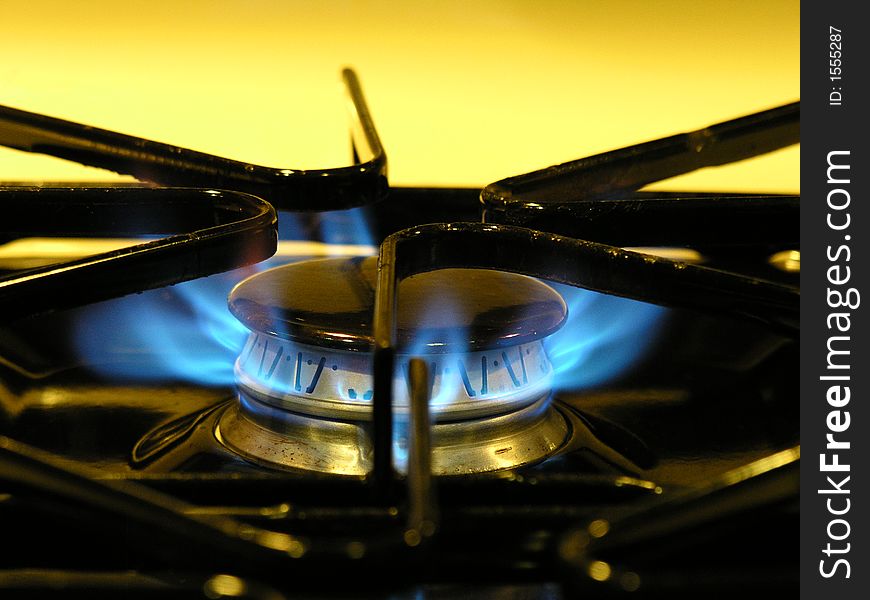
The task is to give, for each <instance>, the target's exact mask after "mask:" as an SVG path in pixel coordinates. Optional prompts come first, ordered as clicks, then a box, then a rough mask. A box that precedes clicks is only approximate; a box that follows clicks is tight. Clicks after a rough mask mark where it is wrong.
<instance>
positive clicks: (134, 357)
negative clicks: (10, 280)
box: [74, 209, 373, 386]
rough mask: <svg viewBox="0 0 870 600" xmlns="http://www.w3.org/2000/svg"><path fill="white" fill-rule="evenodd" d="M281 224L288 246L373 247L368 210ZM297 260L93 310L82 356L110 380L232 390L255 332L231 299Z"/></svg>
mask: <svg viewBox="0 0 870 600" xmlns="http://www.w3.org/2000/svg"><path fill="white" fill-rule="evenodd" d="M278 220H279V237H280V238H281V239H282V240H317V241H322V242H324V243H326V244H352V245H356V246H372V245H373V236H372V234H371V232H370V230H369V229H368V227H367V226H366V221H365V216H364V211H363V209H350V210H344V211H335V212H333V213H310V214H297V213H279V217H278ZM320 250H324V249H323V248H321V249H320ZM325 250H326V252H325V255H327V256H328V255H329V249H328V248H326V249H325ZM291 260H293V258H289V257H287V256H276V257H275V258H272V259H269V260H268V261H265V262H263V263H260V264H259V265H255V266H253V267H245V268H242V269H236V270H234V271H230V272H228V273H223V274H218V275H212V276H211V277H205V278H202V279H197V280H194V281H188V282H185V283H181V284H177V285H174V286H171V287H167V288H163V289H158V290H150V291H147V292H143V293H141V294H138V295H135V296H127V297H124V298H119V299H116V300H110V301H107V302H101V303H99V304H94V305H92V306H90V307H88V308H86V309H84V310H83V311H82V314H81V316H80V317H79V318H78V319H77V321H76V324H75V331H74V338H75V344H76V346H77V349H78V351H79V352H80V355H81V356H82V357H83V358H84V359H85V361H86V363H87V364H88V366H89V367H90V368H91V369H92V370H94V371H96V372H97V373H99V374H101V375H104V376H107V377H120V378H123V379H131V380H139V381H166V380H177V381H185V382H191V383H196V384H200V385H209V386H230V385H233V383H234V379H235V378H234V374H233V364H234V362H235V359H236V357H237V356H238V355H239V353H240V352H241V350H242V346H243V345H244V343H245V339H246V337H247V335H248V333H249V332H248V330H247V329H246V328H245V327H244V326H243V325H242V324H241V323H240V322H239V321H238V320H237V319H236V318H235V317H234V316H233V315H232V314H231V313H230V311H229V309H228V308H227V295H228V294H229V292H230V290H231V289H232V288H233V286H234V285H235V284H236V283H238V282H239V281H241V280H242V279H244V278H245V277H248V276H250V275H253V274H254V273H256V272H258V271H261V270H263V269H266V268H270V267H274V266H277V265H279V264H284V263H287V262H290V261H291Z"/></svg>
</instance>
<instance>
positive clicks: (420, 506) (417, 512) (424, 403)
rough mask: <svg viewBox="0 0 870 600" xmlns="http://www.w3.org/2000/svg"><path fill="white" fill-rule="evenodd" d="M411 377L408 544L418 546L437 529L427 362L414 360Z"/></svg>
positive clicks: (411, 364)
mask: <svg viewBox="0 0 870 600" xmlns="http://www.w3.org/2000/svg"><path fill="white" fill-rule="evenodd" d="M408 374H409V378H410V384H411V385H410V387H411V394H410V404H411V407H410V408H411V410H410V412H409V420H410V422H409V428H410V431H411V439H410V448H409V450H408V504H409V508H408V529H406V530H405V536H404V537H405V543H406V544H408V545H409V546H412V547H414V546H419V545H421V544H422V543H423V542H425V541H427V539H428V538H431V537H432V536H433V535H434V534H435V532H436V530H437V528H438V502H437V499H436V497H435V483H434V480H433V477H432V443H431V439H430V438H431V435H432V427H431V423H430V421H431V419H430V417H429V399H430V393H429V390H430V387H429V373H428V369H427V367H426V362H425V361H423V360H421V359H418V358H415V359H412V360H411V362H410V365H409V367H408Z"/></svg>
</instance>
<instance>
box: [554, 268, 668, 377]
mask: <svg viewBox="0 0 870 600" xmlns="http://www.w3.org/2000/svg"><path fill="white" fill-rule="evenodd" d="M551 285H552V286H553V287H554V288H555V289H556V291H558V292H559V293H560V294H561V295H562V297H563V298H564V299H565V302H566V303H567V304H568V322H567V323H566V324H565V325H564V326H563V327H562V329H560V330H559V331H557V332H556V333H555V334H553V335H552V336H550V337H549V338H548V339H547V340H546V341H545V343H544V345H545V347H546V349H547V354H548V356H549V357H550V361H551V362H552V363H553V369H554V372H555V377H554V387H555V388H556V389H557V390H566V389H572V390H578V389H586V388H592V387H596V386H600V385H603V384H606V383H608V382H610V381H612V380H614V379H615V378H616V377H618V376H619V375H621V374H623V373H625V372H626V371H628V370H629V369H630V368H631V367H633V366H634V365H636V364H637V363H638V362H639V361H640V360H641V359H642V358H643V357H644V356H645V355H646V353H647V351H648V350H649V349H650V347H651V345H652V343H653V341H654V340H655V339H656V337H657V335H658V333H659V331H660V329H661V326H662V324H663V322H664V319H663V317H664V316H665V315H666V314H667V309H665V308H663V307H661V306H657V305H654V304H647V303H645V302H638V301H635V300H628V299H626V298H619V297H616V296H608V295H605V294H599V293H596V292H590V291H588V290H582V289H579V288H575V287H572V286H568V285H560V284H551Z"/></svg>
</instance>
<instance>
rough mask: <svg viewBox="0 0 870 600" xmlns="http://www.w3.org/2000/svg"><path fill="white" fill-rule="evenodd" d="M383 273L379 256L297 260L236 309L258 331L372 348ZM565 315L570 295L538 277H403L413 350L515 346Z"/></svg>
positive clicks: (238, 290) (401, 324)
mask: <svg viewBox="0 0 870 600" xmlns="http://www.w3.org/2000/svg"><path fill="white" fill-rule="evenodd" d="M376 275H377V259H376V258H375V257H368V258H353V259H325V260H312V261H305V262H300V263H294V264H290V265H286V266H283V267H278V268H276V269H271V270H269V271H265V272H263V273H259V274H257V275H254V276H253V277H250V278H248V279H246V280H245V281H242V282H241V283H240V284H239V285H238V286H236V287H235V289H234V290H233V291H232V292H231V294H230V298H229V306H230V310H231V311H232V313H233V314H234V315H235V316H236V317H237V318H238V319H239V320H240V321H241V322H242V323H244V324H245V325H246V326H247V327H248V328H249V329H251V330H252V331H255V332H258V333H267V334H271V335H274V336H277V337H281V338H285V339H290V340H293V341H296V342H300V343H302V344H307V345H310V346H319V347H329V348H335V349H345V350H353V351H369V350H370V349H371V346H372V342H373V339H372V313H373V306H374V296H375V279H376ZM566 315H567V307H566V305H565V302H564V300H563V299H562V297H561V296H560V295H559V294H558V293H557V292H556V291H555V290H553V289H552V288H551V287H550V286H548V285H546V284H544V283H542V282H540V281H538V280H536V279H533V278H531V277H526V276H524V275H516V274H514V273H505V272H501V271H488V270H482V269H441V270H437V271H432V272H429V273H421V274H418V275H414V276H412V277H409V278H407V279H405V280H403V281H402V282H401V284H400V286H399V313H398V325H397V336H398V343H399V348H400V349H402V348H404V349H406V350H407V351H411V352H414V353H415V354H419V353H433V352H466V351H477V350H489V349H492V348H498V347H505V346H517V345H519V344H524V343H528V342H531V341H534V340H538V339H541V338H543V337H546V336H548V335H550V334H551V333H553V332H555V331H556V330H558V329H559V327H561V326H562V324H563V323H564V321H565V318H566Z"/></svg>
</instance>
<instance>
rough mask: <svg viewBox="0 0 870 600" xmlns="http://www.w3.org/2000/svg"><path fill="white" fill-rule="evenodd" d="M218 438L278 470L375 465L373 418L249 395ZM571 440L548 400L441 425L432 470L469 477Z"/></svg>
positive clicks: (533, 458) (403, 449)
mask: <svg viewBox="0 0 870 600" xmlns="http://www.w3.org/2000/svg"><path fill="white" fill-rule="evenodd" d="M407 430H408V422H407V420H403V421H400V422H398V423H396V434H397V435H396V436H395V438H394V446H395V448H396V451H395V456H396V461H395V463H396V464H395V465H394V466H395V467H396V468H397V469H398V470H399V471H400V472H404V471H405V463H406V457H407V448H408V438H407ZM215 436H216V437H217V439H218V441H220V442H221V443H222V444H224V445H225V446H226V447H227V448H229V449H230V450H232V451H233V452H235V453H237V454H239V455H241V456H242V457H244V458H246V459H248V460H250V461H252V462H255V463H258V464H261V465H265V466H269V467H273V468H281V469H301V470H308V471H319V472H323V473H331V474H336V475H365V474H366V473H368V472H369V471H370V470H371V467H372V444H371V430H370V424H369V423H368V422H367V421H365V420H337V419H324V418H320V417H310V416H305V415H301V414H298V413H293V412H289V411H287V410H282V409H277V408H274V407H271V406H268V405H266V404H263V403H261V402H258V401H256V400H253V399H251V398H247V397H245V396H244V395H243V396H242V400H241V402H240V403H236V404H233V405H231V406H229V407H228V408H227V409H226V410H225V411H224V412H223V414H222V415H221V416H220V418H219V421H218V424H217V427H216V429H215ZM567 436H568V425H567V422H566V420H565V418H564V417H563V416H562V414H561V412H560V411H559V410H557V409H556V408H555V407H554V406H553V405H552V404H551V402H550V399H549V398H548V397H546V396H544V397H541V398H539V399H538V401H537V402H535V403H534V404H532V405H530V406H527V407H525V408H522V409H520V410H517V411H515V412H511V413H507V414H502V415H499V416H495V417H490V418H482V419H472V420H464V421H455V422H450V423H435V424H434V425H433V427H432V472H433V473H434V474H436V475H466V474H471V473H483V472H489V471H498V470H502V469H508V468H512V467H517V466H520V465H525V464H529V463H534V462H537V461H539V460H542V459H543V458H545V457H547V456H549V455H550V454H552V453H553V452H555V451H556V450H557V449H558V448H559V447H560V446H561V445H562V444H563V443H564V442H565V440H566V438H567Z"/></svg>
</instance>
